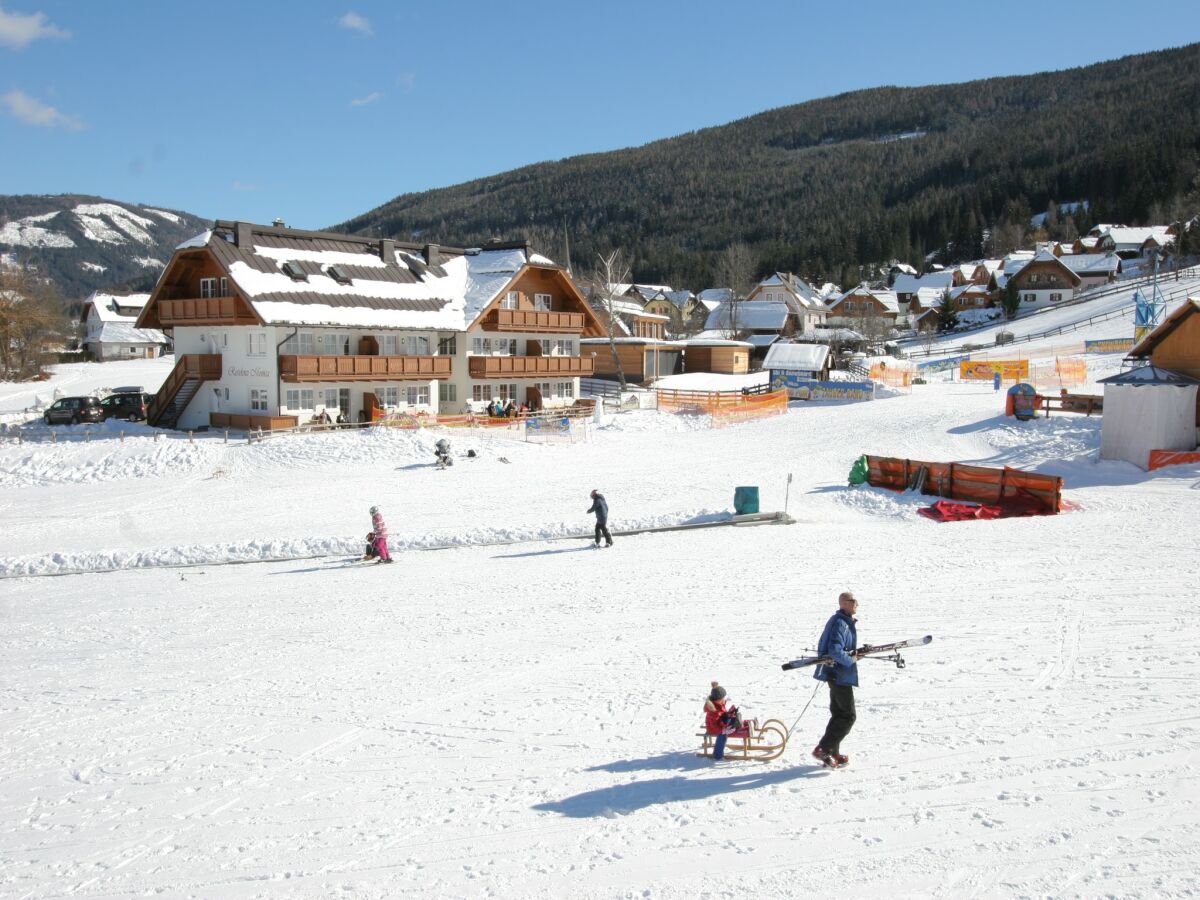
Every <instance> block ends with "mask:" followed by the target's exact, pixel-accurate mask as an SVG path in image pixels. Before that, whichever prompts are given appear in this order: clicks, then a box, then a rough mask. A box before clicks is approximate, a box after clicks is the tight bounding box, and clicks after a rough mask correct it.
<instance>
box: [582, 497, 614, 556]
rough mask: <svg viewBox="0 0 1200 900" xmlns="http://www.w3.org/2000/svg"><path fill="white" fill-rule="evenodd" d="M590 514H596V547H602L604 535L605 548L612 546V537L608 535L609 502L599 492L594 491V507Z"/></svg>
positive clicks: (591, 507)
mask: <svg viewBox="0 0 1200 900" xmlns="http://www.w3.org/2000/svg"><path fill="white" fill-rule="evenodd" d="M588 512H590V513H595V514H596V546H597V547H599V546H600V535H604V540H605V544H604V546H605V547H611V546H612V535H611V534H609V533H608V502H607V501H606V500H605V499H604V495H603V494H602V493H600V492H599V491H595V490H594V491H592V505H591V506H590V507H588Z"/></svg>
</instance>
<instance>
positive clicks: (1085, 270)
mask: <svg viewBox="0 0 1200 900" xmlns="http://www.w3.org/2000/svg"><path fill="white" fill-rule="evenodd" d="M1059 259H1060V260H1062V263H1063V265H1065V266H1066V267H1067V268H1068V269H1070V270H1071V271H1072V272H1074V273H1075V274H1076V275H1078V276H1079V281H1080V290H1087V289H1088V288H1091V287H1096V286H1098V285H1102V284H1109V283H1110V282H1113V281H1116V280H1117V273H1119V272H1120V271H1121V257H1119V256H1117V255H1116V254H1115V253H1072V254H1069V255H1066V256H1060V257H1059Z"/></svg>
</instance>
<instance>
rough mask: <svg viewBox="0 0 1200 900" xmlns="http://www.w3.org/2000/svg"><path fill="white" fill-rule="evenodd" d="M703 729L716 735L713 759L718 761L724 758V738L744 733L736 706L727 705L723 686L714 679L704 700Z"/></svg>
mask: <svg viewBox="0 0 1200 900" xmlns="http://www.w3.org/2000/svg"><path fill="white" fill-rule="evenodd" d="M704 730H705V731H707V732H708V733H709V734H715V735H716V736H717V740H716V744H715V745H714V746H713V759H714V760H718V761H719V760H722V759H724V758H725V739H726V738H728V737H729V735H731V734H739V733H744V726H743V725H742V717H741V715H740V714H739V713H738V709H737V707H736V706H731V705H729V703H728V700H727V699H726V693H725V688H723V687H721V685H719V684H718V683H717V682H715V681H714V682H713V683H712V690H711V691H710V692H709V694H708V699H707V700H705V701H704Z"/></svg>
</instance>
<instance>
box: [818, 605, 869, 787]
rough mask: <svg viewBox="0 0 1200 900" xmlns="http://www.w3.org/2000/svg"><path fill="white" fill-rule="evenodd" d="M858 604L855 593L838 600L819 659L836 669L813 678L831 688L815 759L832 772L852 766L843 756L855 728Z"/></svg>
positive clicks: (823, 636) (820, 669)
mask: <svg viewBox="0 0 1200 900" xmlns="http://www.w3.org/2000/svg"><path fill="white" fill-rule="evenodd" d="M857 611H858V600H857V599H856V598H855V596H854V592H853V591H843V592H842V593H841V594H840V595H839V596H838V610H837V612H835V613H834V614H833V615H832V616H831V617H830V619H829V621H828V622H826V623H825V630H824V631H822V632H821V640H820V641H818V642H817V655H818V656H828V657H829V658H830V659H831V660H833V664H832V665H819V666H817V668H816V670H815V671H814V672H813V678H816V679H817V680H818V681H824V682H826V683H827V684H828V685H829V724H828V725H826V726H825V734H824V735H822V737H821V740H820V742H819V743H818V744H817V746H816V747H814V748H813V752H812V755H813V756H814V757H816V758H817V759H819V760H820V761H821V763H822V764H823V765H825V766H827V767H829V768H830V769H836V768H838V767H839V766H846V765H849V764H850V757H848V756H843V755H842V752H841V750H842V741H843V740H844V739H845V737H846V735H848V734H849V733H850V729H851V728H853V727H854V720H855V718H856V716H855V712H854V689H855V688H856V687H857V686H858V655H857V650H858V629H857V627H856V626H857V624H858V620H857V619H855V618H854V614H855V612H857Z"/></svg>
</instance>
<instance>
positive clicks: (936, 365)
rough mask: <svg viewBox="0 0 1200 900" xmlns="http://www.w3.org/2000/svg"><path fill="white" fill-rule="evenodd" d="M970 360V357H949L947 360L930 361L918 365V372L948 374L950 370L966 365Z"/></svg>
mask: <svg viewBox="0 0 1200 900" xmlns="http://www.w3.org/2000/svg"><path fill="white" fill-rule="evenodd" d="M970 358H971V357H969V356H948V357H946V358H945V359H934V360H929V361H927V362H923V363H917V370H918V371H921V372H946V371H949V370H950V369H957V368H958V365H959V363H965V362H966V361H967V360H969V359H970Z"/></svg>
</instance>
